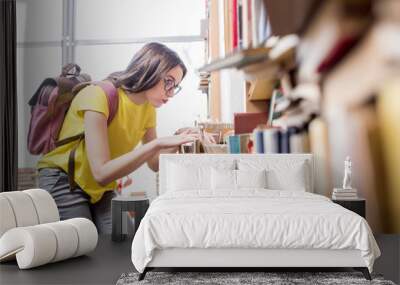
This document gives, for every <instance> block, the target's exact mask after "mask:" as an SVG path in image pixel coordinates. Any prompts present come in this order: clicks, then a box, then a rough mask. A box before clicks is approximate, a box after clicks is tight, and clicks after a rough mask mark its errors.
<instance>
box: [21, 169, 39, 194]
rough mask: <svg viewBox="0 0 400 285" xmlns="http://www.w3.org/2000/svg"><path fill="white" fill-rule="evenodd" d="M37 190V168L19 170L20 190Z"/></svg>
mask: <svg viewBox="0 0 400 285" xmlns="http://www.w3.org/2000/svg"><path fill="white" fill-rule="evenodd" d="M32 188H37V173H36V168H18V190H19V191H20V190H26V189H32Z"/></svg>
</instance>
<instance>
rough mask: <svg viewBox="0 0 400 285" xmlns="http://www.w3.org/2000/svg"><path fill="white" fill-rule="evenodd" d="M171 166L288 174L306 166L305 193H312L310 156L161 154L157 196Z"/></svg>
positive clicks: (163, 189)
mask: <svg viewBox="0 0 400 285" xmlns="http://www.w3.org/2000/svg"><path fill="white" fill-rule="evenodd" d="M171 163H172V164H180V165H185V166H187V167H204V166H215V165H221V164H224V165H229V166H232V167H233V168H234V169H241V168H246V167H250V168H251V167H257V165H263V166H264V165H267V166H268V168H270V167H273V168H275V169H277V170H279V168H282V173H287V172H290V171H291V169H294V167H295V165H298V164H300V163H304V165H306V166H307V167H306V169H307V171H306V174H305V176H306V180H307V185H308V186H307V189H305V190H306V191H307V192H314V160H313V156H312V154H309V153H305V154H275V153H274V154H161V155H160V165H159V166H160V168H159V189H158V192H159V193H158V194H163V193H165V192H166V185H167V182H168V179H169V177H168V168H169V167H170V166H171Z"/></svg>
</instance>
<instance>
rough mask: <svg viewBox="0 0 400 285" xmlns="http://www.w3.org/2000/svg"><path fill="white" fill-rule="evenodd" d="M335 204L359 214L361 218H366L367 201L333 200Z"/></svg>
mask: <svg viewBox="0 0 400 285" xmlns="http://www.w3.org/2000/svg"><path fill="white" fill-rule="evenodd" d="M332 202H333V203H336V204H339V205H340V206H342V207H344V208H346V209H348V210H350V211H353V212H354V213H356V214H359V215H360V216H361V217H363V218H365V199H361V198H359V199H355V200H335V199H332Z"/></svg>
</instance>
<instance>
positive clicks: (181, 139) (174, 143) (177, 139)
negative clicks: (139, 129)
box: [156, 133, 200, 149]
mask: <svg viewBox="0 0 400 285" xmlns="http://www.w3.org/2000/svg"><path fill="white" fill-rule="evenodd" d="M199 138H200V135H199V134H193V133H191V134H186V133H185V134H180V135H175V136H170V137H162V138H157V139H156V144H157V146H158V148H160V149H165V148H172V147H178V146H180V145H182V144H184V143H188V142H193V141H195V140H198V139H199Z"/></svg>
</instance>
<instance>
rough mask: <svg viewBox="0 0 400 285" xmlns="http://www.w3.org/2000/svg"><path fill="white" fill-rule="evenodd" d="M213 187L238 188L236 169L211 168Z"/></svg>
mask: <svg viewBox="0 0 400 285" xmlns="http://www.w3.org/2000/svg"><path fill="white" fill-rule="evenodd" d="M211 189H212V190H221V189H224V190H235V189H236V170H232V169H216V168H214V167H213V168H212V169H211Z"/></svg>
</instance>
